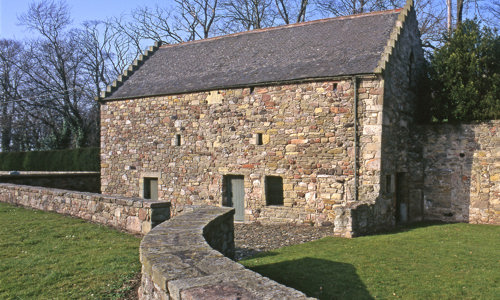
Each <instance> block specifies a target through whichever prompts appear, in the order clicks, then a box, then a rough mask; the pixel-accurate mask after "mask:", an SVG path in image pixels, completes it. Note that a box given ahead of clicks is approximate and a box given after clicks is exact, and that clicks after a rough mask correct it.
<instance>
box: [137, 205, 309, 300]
mask: <svg viewBox="0 0 500 300" xmlns="http://www.w3.org/2000/svg"><path fill="white" fill-rule="evenodd" d="M233 216H234V209H232V208H226V207H202V208H199V209H196V210H194V211H192V212H186V213H184V214H182V215H179V216H176V217H174V218H172V219H171V220H168V221H166V222H163V223H162V224H160V225H158V226H157V227H155V228H153V229H152V230H151V232H149V233H148V234H147V235H146V236H145V237H144V238H143V240H142V242H141V249H140V256H141V263H142V282H141V287H140V288H139V299H172V300H177V299H179V300H180V299H314V298H307V296H306V295H305V294H303V293H302V292H299V291H297V290H295V289H292V288H289V287H286V286H284V285H282V284H279V283H277V282H275V281H272V280H270V279H269V278H266V277H263V276H262V275H259V274H258V273H255V272H253V271H250V270H248V269H245V268H244V267H243V266H242V265H241V264H239V263H237V262H234V261H232V260H231V259H230V258H229V257H232V256H233V254H234V233H233V230H234V225H233V224H234V223H233V222H234V221H233Z"/></svg>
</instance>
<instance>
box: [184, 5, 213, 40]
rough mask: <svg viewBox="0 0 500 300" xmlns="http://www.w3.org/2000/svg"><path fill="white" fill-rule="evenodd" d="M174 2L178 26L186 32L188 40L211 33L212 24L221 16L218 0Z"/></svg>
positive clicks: (204, 37) (206, 36) (205, 36)
mask: <svg viewBox="0 0 500 300" xmlns="http://www.w3.org/2000/svg"><path fill="white" fill-rule="evenodd" d="M175 2H176V3H177V8H176V9H177V12H178V16H177V17H176V19H177V21H178V26H179V27H180V29H182V30H183V31H185V32H186V33H187V34H188V36H189V40H194V39H199V38H201V39H206V38H208V37H209V36H210V35H211V34H212V33H213V28H214V25H215V23H216V22H217V21H218V20H219V19H220V17H221V16H220V15H219V7H218V4H219V1H218V0H175Z"/></svg>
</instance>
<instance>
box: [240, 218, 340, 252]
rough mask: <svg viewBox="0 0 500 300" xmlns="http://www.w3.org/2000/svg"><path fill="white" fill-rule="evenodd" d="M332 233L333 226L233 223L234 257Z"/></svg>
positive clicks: (315, 238) (306, 240) (307, 240)
mask: <svg viewBox="0 0 500 300" xmlns="http://www.w3.org/2000/svg"><path fill="white" fill-rule="evenodd" d="M332 235H333V226H328V227H314V226H308V225H300V226H299V225H261V224H259V223H247V224H238V223H236V224H234V243H235V246H236V253H235V258H236V260H240V259H243V258H246V257H249V256H252V255H255V254H257V253H259V252H262V251H269V250H273V249H277V248H281V247H284V246H289V245H295V244H301V243H305V242H310V241H314V240H317V239H320V238H323V237H325V236H332Z"/></svg>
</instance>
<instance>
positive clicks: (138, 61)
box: [94, 42, 162, 101]
mask: <svg viewBox="0 0 500 300" xmlns="http://www.w3.org/2000/svg"><path fill="white" fill-rule="evenodd" d="M161 44H162V42H155V43H154V45H153V46H150V47H149V48H148V49H146V50H145V51H144V53H143V54H140V55H139V56H138V57H137V59H135V60H134V61H133V62H132V64H130V65H129V66H128V68H126V69H125V70H124V71H123V73H122V74H120V75H118V77H117V78H116V80H114V81H113V82H112V83H111V84H109V85H107V86H106V89H105V90H104V91H101V93H100V95H99V96H96V97H95V98H94V99H95V100H96V101H99V100H101V99H104V98H106V97H108V96H109V95H111V94H112V93H113V92H114V91H116V89H118V88H119V87H120V86H121V85H122V84H123V83H124V82H125V81H126V80H127V79H128V78H129V77H130V76H131V75H132V74H133V73H134V72H135V71H136V70H137V69H138V68H139V67H140V66H141V65H142V64H143V63H144V62H145V61H146V60H147V59H148V58H149V57H150V56H151V55H152V54H153V53H155V52H156V51H157V50H158V49H160V47H161Z"/></svg>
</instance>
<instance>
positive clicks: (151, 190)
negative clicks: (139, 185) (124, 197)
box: [143, 177, 158, 200]
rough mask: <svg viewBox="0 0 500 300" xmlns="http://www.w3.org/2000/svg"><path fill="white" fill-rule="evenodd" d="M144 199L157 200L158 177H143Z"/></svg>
mask: <svg viewBox="0 0 500 300" xmlns="http://www.w3.org/2000/svg"><path fill="white" fill-rule="evenodd" d="M143 197H144V199H151V200H158V178H151V177H145V178H144V195H143Z"/></svg>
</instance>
